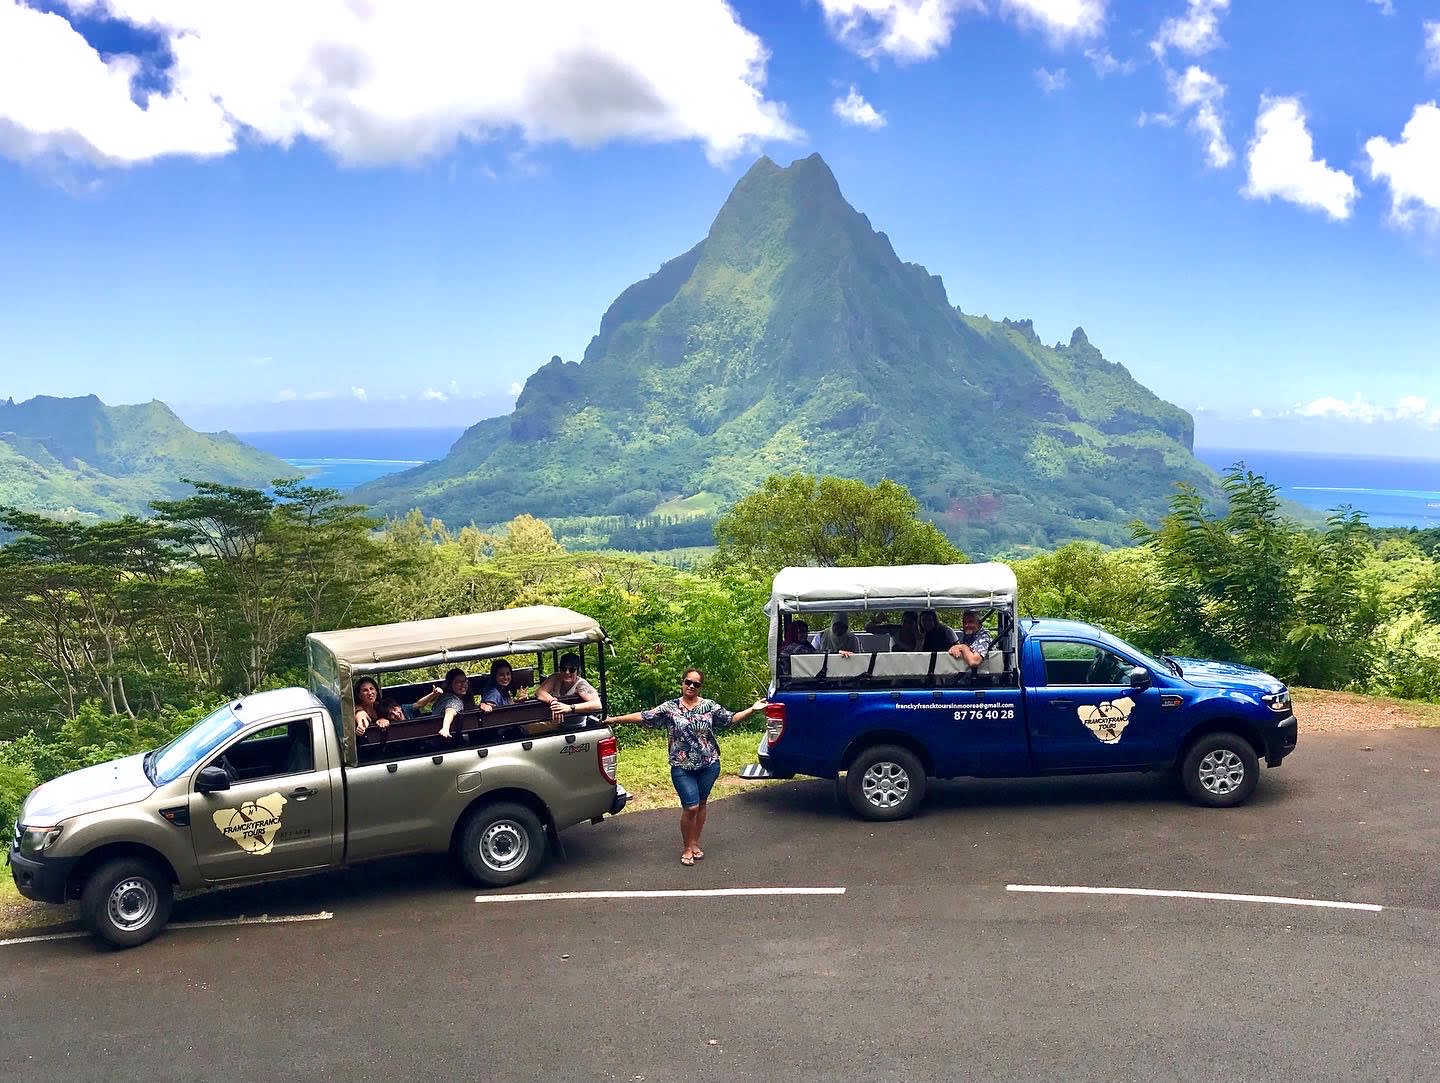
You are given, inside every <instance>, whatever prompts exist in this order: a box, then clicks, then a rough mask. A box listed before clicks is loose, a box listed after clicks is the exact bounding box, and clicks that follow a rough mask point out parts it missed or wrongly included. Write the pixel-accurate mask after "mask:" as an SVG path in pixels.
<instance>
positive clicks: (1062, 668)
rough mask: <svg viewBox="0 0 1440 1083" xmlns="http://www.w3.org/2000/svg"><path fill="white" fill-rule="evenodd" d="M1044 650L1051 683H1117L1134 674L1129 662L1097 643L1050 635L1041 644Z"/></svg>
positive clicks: (1125, 680)
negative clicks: (1054, 637) (1131, 672)
mask: <svg viewBox="0 0 1440 1083" xmlns="http://www.w3.org/2000/svg"><path fill="white" fill-rule="evenodd" d="M1040 654H1041V657H1043V658H1044V659H1045V683H1046V684H1047V685H1052V686H1053V685H1062V686H1073V685H1084V684H1103V685H1117V684H1125V683H1126V682H1127V681H1128V680H1129V678H1130V670H1131V668H1132V667H1131V665H1130V663H1129V662H1127V661H1125V659H1123V658H1121V657H1120V656H1119V655H1118V654H1114V653H1112V652H1110V651H1107V650H1106V649H1105V648H1104V647H1097V646H1095V645H1094V644H1093V643H1076V642H1073V641H1071V640H1065V639H1047V640H1045V641H1044V642H1042V643H1041V644H1040Z"/></svg>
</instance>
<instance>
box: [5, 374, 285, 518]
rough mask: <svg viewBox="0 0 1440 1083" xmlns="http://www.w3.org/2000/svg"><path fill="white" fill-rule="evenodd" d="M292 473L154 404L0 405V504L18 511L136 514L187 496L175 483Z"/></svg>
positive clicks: (247, 481) (44, 400)
mask: <svg viewBox="0 0 1440 1083" xmlns="http://www.w3.org/2000/svg"><path fill="white" fill-rule="evenodd" d="M294 473H295V469H294V468H293V467H291V466H288V465H287V464H286V463H285V462H284V461H283V460H281V459H277V458H276V457H275V456H273V455H268V454H266V453H265V452H262V451H257V450H256V449H255V448H252V447H250V446H249V445H248V444H245V443H242V442H241V441H240V440H238V439H237V438H236V437H234V436H231V435H230V434H229V433H199V432H196V431H195V430H193V429H191V428H189V427H188V426H187V425H186V424H185V423H184V422H183V421H181V420H180V419H179V418H178V417H176V416H175V415H174V414H173V413H172V412H171V411H170V408H169V407H168V406H166V405H165V404H164V403H162V402H147V403H142V404H139V405H135V406H106V405H105V404H104V403H103V402H101V401H100V400H99V399H98V398H96V397H95V396H94V395H89V396H86V397H84V398H73V399H57V398H49V397H47V396H38V397H36V398H33V399H30V400H28V401H26V402H22V403H15V402H10V401H4V402H0V504H8V505H11V506H15V507H19V508H22V509H24V510H26V511H36V512H42V513H44V514H47V515H80V516H92V515H99V516H116V515H122V514H124V513H126V512H134V513H137V514H141V513H144V512H145V511H147V510H148V507H149V503H150V501H151V500H156V499H161V498H165V497H172V496H179V495H182V494H183V493H185V492H188V491H189V490H188V488H187V487H186V486H185V485H184V484H182V483H181V481H180V479H181V478H182V477H188V478H196V479H203V480H207V481H220V482H224V483H226V484H231V485H254V486H263V485H268V484H269V483H270V482H271V481H272V480H273V479H275V478H277V477H284V476H287V475H292V474H294Z"/></svg>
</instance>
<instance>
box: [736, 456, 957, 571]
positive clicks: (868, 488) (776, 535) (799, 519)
mask: <svg viewBox="0 0 1440 1083" xmlns="http://www.w3.org/2000/svg"><path fill="white" fill-rule="evenodd" d="M919 511H920V505H919V503H918V502H917V501H916V500H915V498H914V497H913V496H911V495H910V492H909V490H907V489H906V488H905V487H904V486H903V485H898V484H896V483H895V482H893V481H881V482H880V483H879V484H877V485H867V484H865V483H864V482H863V481H855V480H853V479H850V478H833V477H815V476H813V475H810V474H791V475H789V476H788V477H784V476H779V475H775V476H772V477H770V478H769V479H768V480H767V481H766V482H765V484H764V486H763V487H762V488H761V489H760V490H759V491H758V492H754V493H752V494H750V495H749V496H747V497H745V498H744V499H743V500H741V501H740V502H739V503H738V504H736V505H735V507H734V508H732V509H731V510H730V511H729V512H728V513H727V514H725V515H724V516H722V517H721V518H720V520H719V521H718V522H717V523H716V524H715V538H716V541H717V542H718V543H719V548H718V550H717V551H716V554H715V563H716V566H717V567H720V568H727V567H742V568H747V569H749V570H750V571H752V572H754V573H756V574H760V575H763V576H769V575H773V574H774V572H776V571H778V570H779V569H780V568H784V567H787V566H798V565H814V566H819V567H863V566H871V565H888V564H955V563H959V562H962V561H964V560H965V554H963V553H961V552H960V551H959V550H958V549H956V548H955V547H954V546H953V545H951V544H950V542H949V541H948V540H947V539H946V538H945V535H944V534H942V533H941V532H940V531H939V529H937V528H936V526H935V525H934V524H933V523H927V522H924V521H923V520H921V519H920V518H919Z"/></svg>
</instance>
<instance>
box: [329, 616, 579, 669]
mask: <svg viewBox="0 0 1440 1083" xmlns="http://www.w3.org/2000/svg"><path fill="white" fill-rule="evenodd" d="M604 638H605V633H604V632H603V631H602V630H601V628H600V625H599V623H598V622H596V621H595V619H594V618H592V617H587V616H584V615H583V614H581V613H576V612H575V611H574V610H572V609H561V608H560V607H559V606H553V605H528V606H521V607H520V608H518V609H499V610H496V611H495V612H493V613H468V614H465V615H463V616H459V617H436V618H434V619H433V620H412V621H405V622H403V623H401V624H377V625H373V626H371V627H369V628H342V629H339V630H337V631H334V632H311V633H310V635H308V636H306V639H307V640H309V641H310V643H311V644H313V645H317V646H320V647H323V648H324V649H325V650H327V651H329V652H330V654H331V655H332V656H333V657H334V658H335V661H336V662H337V663H338V665H339V668H340V669H341V670H342V672H343V671H348V672H349V673H351V674H360V673H366V672H371V673H374V672H380V671H384V670H394V669H412V668H416V667H419V666H431V665H445V664H447V663H449V662H463V661H468V660H470V659H474V658H490V657H495V656H498V655H503V654H511V653H523V652H528V651H548V650H559V649H562V648H565V647H575V646H579V645H580V644H581V643H598V642H600V641H602V640H604Z"/></svg>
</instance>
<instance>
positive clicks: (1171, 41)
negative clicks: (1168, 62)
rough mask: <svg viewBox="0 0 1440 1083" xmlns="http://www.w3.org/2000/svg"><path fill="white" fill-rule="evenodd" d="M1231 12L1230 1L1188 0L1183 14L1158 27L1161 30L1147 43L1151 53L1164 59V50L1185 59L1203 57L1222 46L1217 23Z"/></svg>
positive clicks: (1222, 42) (1223, 41) (1223, 40)
mask: <svg viewBox="0 0 1440 1083" xmlns="http://www.w3.org/2000/svg"><path fill="white" fill-rule="evenodd" d="M1229 10H1230V0H1187V4H1186V8H1185V14H1184V15H1175V16H1172V17H1171V18H1169V19H1166V20H1165V21H1164V22H1163V23H1161V24H1160V31H1159V33H1158V34H1156V35H1155V40H1154V41H1152V42H1151V43H1150V51H1151V52H1153V53H1154V54H1155V56H1156V57H1157V58H1158V59H1160V60H1163V59H1165V50H1166V49H1176V50H1178V51H1180V52H1182V53H1184V54H1185V55H1186V56H1204V55H1205V54H1206V53H1208V52H1210V51H1211V50H1212V49H1216V48H1218V47H1219V46H1221V45H1224V44H1225V39H1224V38H1222V37H1221V36H1220V20H1221V19H1222V18H1224V16H1225V13H1226V12H1227V11H1229Z"/></svg>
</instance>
